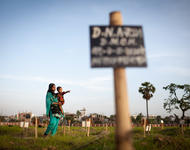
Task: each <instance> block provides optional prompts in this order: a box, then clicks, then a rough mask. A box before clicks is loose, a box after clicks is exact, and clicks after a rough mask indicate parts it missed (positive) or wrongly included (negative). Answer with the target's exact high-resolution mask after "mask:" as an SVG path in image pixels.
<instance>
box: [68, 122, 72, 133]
mask: <svg viewBox="0 0 190 150" xmlns="http://www.w3.org/2000/svg"><path fill="white" fill-rule="evenodd" d="M68 123H69V133H70V132H71V120H68Z"/></svg>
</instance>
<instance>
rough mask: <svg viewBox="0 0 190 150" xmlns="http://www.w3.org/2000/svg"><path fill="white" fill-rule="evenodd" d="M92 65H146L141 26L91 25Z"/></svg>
mask: <svg viewBox="0 0 190 150" xmlns="http://www.w3.org/2000/svg"><path fill="white" fill-rule="evenodd" d="M90 49H91V67H146V66H147V63H146V56H145V47H144V40H143V31H142V27H141V26H90Z"/></svg>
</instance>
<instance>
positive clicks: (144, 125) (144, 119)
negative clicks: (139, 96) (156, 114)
mask: <svg viewBox="0 0 190 150" xmlns="http://www.w3.org/2000/svg"><path fill="white" fill-rule="evenodd" d="M143 129H144V137H145V136H146V118H143Z"/></svg>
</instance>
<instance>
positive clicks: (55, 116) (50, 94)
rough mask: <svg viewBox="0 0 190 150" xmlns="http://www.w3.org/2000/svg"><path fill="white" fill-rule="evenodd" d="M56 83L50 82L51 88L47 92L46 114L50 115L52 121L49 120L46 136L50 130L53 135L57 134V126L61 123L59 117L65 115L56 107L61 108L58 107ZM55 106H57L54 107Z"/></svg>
mask: <svg viewBox="0 0 190 150" xmlns="http://www.w3.org/2000/svg"><path fill="white" fill-rule="evenodd" d="M55 89H56V87H55V84H54V83H50V84H49V89H48V91H47V94H46V115H47V116H48V117H50V121H49V125H48V127H47V129H46V131H45V133H44V137H46V136H47V135H48V134H49V132H50V131H51V135H52V136H53V135H55V133H56V131H57V127H58V124H59V119H60V118H61V117H63V116H62V115H61V114H60V113H59V112H58V111H60V110H59V109H57V110H58V111H57V110H56V109H55V108H59V107H58V100H57V98H56V95H55ZM53 106H57V107H53Z"/></svg>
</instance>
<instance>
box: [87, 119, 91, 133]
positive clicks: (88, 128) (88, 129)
mask: <svg viewBox="0 0 190 150" xmlns="http://www.w3.org/2000/svg"><path fill="white" fill-rule="evenodd" d="M90 126H91V124H90V119H89V120H88V121H87V136H89V135H90Z"/></svg>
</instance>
